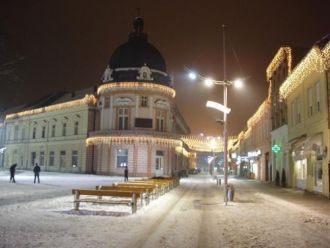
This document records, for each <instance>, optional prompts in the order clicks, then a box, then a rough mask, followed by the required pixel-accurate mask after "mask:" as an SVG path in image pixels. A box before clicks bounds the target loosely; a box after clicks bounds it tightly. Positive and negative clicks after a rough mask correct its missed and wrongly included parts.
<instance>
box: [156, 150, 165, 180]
mask: <svg viewBox="0 0 330 248" xmlns="http://www.w3.org/2000/svg"><path fill="white" fill-rule="evenodd" d="M155 162H156V163H155V176H156V177H161V176H164V151H156V161H155Z"/></svg>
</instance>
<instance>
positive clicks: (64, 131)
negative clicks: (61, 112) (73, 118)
mask: <svg viewBox="0 0 330 248" xmlns="http://www.w3.org/2000/svg"><path fill="white" fill-rule="evenodd" d="M62 136H66V123H63V127H62Z"/></svg>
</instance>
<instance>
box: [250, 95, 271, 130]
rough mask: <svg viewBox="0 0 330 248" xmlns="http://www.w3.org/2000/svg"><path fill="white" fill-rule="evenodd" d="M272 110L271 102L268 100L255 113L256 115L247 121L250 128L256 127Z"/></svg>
mask: <svg viewBox="0 0 330 248" xmlns="http://www.w3.org/2000/svg"><path fill="white" fill-rule="evenodd" d="M269 110H270V100H269V99H266V100H265V101H264V102H263V103H262V104H261V105H260V106H259V108H258V110H257V111H256V112H255V113H254V115H253V116H252V117H251V118H250V119H249V120H248V121H247V125H248V127H252V126H254V125H255V124H256V123H257V122H259V120H260V119H261V118H262V117H263V116H264V115H265V114H267V113H268V112H269Z"/></svg>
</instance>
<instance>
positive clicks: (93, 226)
mask: <svg viewBox="0 0 330 248" xmlns="http://www.w3.org/2000/svg"><path fill="white" fill-rule="evenodd" d="M40 180H41V183H40V184H33V176H32V172H29V171H18V172H17V175H16V181H17V183H16V184H14V183H9V182H8V181H9V174H8V172H7V171H0V247H1V248H4V247H6V248H7V247H10V248H11V247H17V248H19V247H64V248H65V247H72V248H73V247H81V248H85V247H130V248H132V247H150V248H151V247H203V248H204V247H329V246H330V235H329V234H330V199H328V198H325V197H322V196H318V195H313V194H310V193H305V192H303V191H300V190H294V189H283V188H277V187H274V186H272V185H269V184H268V183H262V182H258V181H254V180H245V179H236V178H230V180H229V181H230V183H232V184H234V186H235V196H234V202H229V203H228V206H225V205H224V204H223V187H220V188H218V187H217V186H216V182H215V181H214V180H213V179H211V177H209V176H203V175H196V176H190V177H188V178H183V179H181V181H180V186H178V187H177V188H175V189H173V190H171V191H170V192H168V193H166V194H165V195H163V196H161V197H160V198H158V199H156V200H153V201H151V203H150V204H149V205H148V206H144V207H143V208H140V209H138V211H137V213H136V214H131V213H130V211H129V207H126V206H107V205H93V204H90V203H89V204H88V203H86V204H81V211H80V212H79V213H78V212H75V211H74V210H73V196H72V195H71V189H72V188H94V187H95V186H96V185H105V184H107V185H110V184H111V183H113V182H119V181H123V178H121V177H106V176H95V175H81V174H78V175H76V174H64V173H46V172H42V173H41V177H40ZM130 180H133V179H132V178H130Z"/></svg>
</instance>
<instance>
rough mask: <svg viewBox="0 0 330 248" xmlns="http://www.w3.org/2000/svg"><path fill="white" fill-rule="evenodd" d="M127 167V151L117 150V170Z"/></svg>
mask: <svg viewBox="0 0 330 248" xmlns="http://www.w3.org/2000/svg"><path fill="white" fill-rule="evenodd" d="M127 165H128V149H117V168H122V167H125V166H127Z"/></svg>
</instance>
